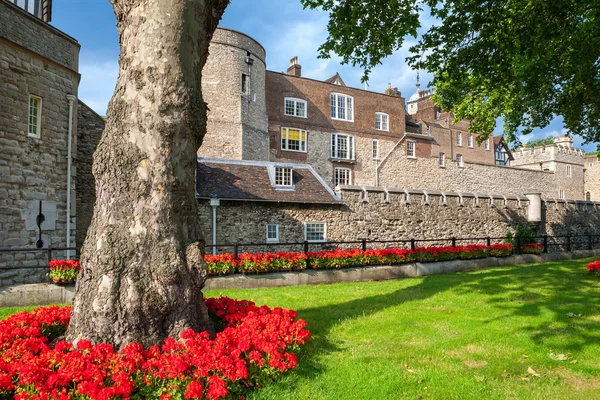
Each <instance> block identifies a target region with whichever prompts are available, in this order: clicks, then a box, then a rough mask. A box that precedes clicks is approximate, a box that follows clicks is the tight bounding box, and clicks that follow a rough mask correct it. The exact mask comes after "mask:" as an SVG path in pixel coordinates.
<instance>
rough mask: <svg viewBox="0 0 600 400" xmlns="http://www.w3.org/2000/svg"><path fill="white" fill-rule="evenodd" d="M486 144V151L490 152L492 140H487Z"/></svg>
mask: <svg viewBox="0 0 600 400" xmlns="http://www.w3.org/2000/svg"><path fill="white" fill-rule="evenodd" d="M484 143H485V144H484V147H485V151H490V138H487V139H485V142H484Z"/></svg>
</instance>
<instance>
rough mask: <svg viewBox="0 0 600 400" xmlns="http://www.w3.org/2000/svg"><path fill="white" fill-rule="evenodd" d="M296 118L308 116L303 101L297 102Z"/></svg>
mask: <svg viewBox="0 0 600 400" xmlns="http://www.w3.org/2000/svg"><path fill="white" fill-rule="evenodd" d="M296 116H297V117H305V116H306V105H305V104H304V102H302V101H298V102H296Z"/></svg>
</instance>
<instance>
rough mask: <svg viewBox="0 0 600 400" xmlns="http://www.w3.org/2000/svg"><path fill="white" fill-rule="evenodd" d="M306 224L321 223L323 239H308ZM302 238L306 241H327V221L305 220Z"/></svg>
mask: <svg viewBox="0 0 600 400" xmlns="http://www.w3.org/2000/svg"><path fill="white" fill-rule="evenodd" d="M307 224H323V238H324V240H308V239H307V238H306V226H307ZM304 240H305V241H307V242H308V243H327V222H323V221H307V222H304Z"/></svg>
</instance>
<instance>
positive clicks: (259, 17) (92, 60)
mask: <svg viewBox="0 0 600 400" xmlns="http://www.w3.org/2000/svg"><path fill="white" fill-rule="evenodd" d="M327 21H328V15H327V13H324V12H321V11H310V10H304V9H303V8H302V5H301V4H300V0H232V1H231V4H230V5H229V7H228V8H227V10H226V11H225V15H224V16H223V19H222V20H221V23H220V25H221V26H222V27H225V28H231V29H235V30H238V31H241V32H244V33H246V34H248V35H250V36H251V37H253V38H254V39H256V40H257V41H258V42H259V43H261V44H262V45H263V46H264V47H265V49H266V50H267V68H268V69H270V70H273V71H285V70H286V69H287V67H288V65H289V60H290V58H292V57H293V56H298V58H299V64H301V65H302V75H303V76H306V77H309V78H313V79H321V80H323V79H327V78H329V77H331V76H333V75H334V74H335V73H336V72H339V73H340V75H341V76H342V78H343V79H344V81H345V82H346V84H347V85H348V86H352V87H358V88H364V85H363V84H361V82H360V78H361V76H362V73H363V71H362V70H360V69H358V68H353V67H351V66H343V65H341V64H340V59H339V58H338V57H336V56H333V57H332V58H331V59H328V60H321V59H318V58H317V49H318V48H319V45H321V44H322V43H323V42H324V41H325V38H326V37H327ZM52 24H53V25H54V26H56V27H57V28H59V29H60V30H62V31H64V32H66V33H67V34H69V35H71V36H73V37H74V38H76V39H77V40H78V41H79V43H80V44H81V53H80V66H79V71H80V73H81V74H82V80H81V84H80V86H79V97H80V98H81V100H83V101H84V102H85V103H87V104H88V105H89V106H90V107H92V108H93V109H94V110H95V111H96V112H98V113H99V114H101V115H104V114H105V113H106V107H107V105H108V101H109V100H110V98H111V96H112V93H113V90H114V86H115V83H116V80H117V74H118V58H119V43H118V36H117V30H116V28H115V16H114V14H113V11H112V6H111V4H110V2H109V1H108V0H54V1H53V21H52ZM430 24H431V20H430V19H428V18H426V17H424V18H423V19H422V25H424V26H428V25H430ZM413 42H414V39H412V38H408V40H407V41H405V44H404V46H403V48H402V49H400V50H399V51H397V52H396V53H395V54H393V55H392V56H391V57H388V58H387V59H386V60H385V61H384V62H383V64H382V65H380V66H378V67H376V68H375V69H373V72H372V73H371V76H370V82H369V90H373V91H377V92H382V91H383V90H384V89H385V88H386V86H387V84H388V83H391V84H392V86H393V87H398V89H400V92H401V93H402V95H403V96H404V97H405V98H408V97H410V96H411V95H412V94H413V93H414V92H415V82H416V72H415V71H413V70H411V69H410V67H409V66H408V65H407V64H406V62H405V58H406V56H407V55H408V51H407V49H408V47H409V46H410V45H411V44H412V43H413ZM430 78H431V76H430V75H428V74H427V73H424V72H421V83H422V87H425V86H426V85H427V83H428V82H429V79H430ZM501 131H502V127H501V126H498V127H497V128H496V132H497V133H501ZM562 133H563V124H562V120H561V119H560V118H556V119H555V120H553V121H552V123H551V124H550V125H549V126H548V127H546V128H544V129H543V130H540V129H538V130H535V131H534V132H533V134H531V135H528V136H527V137H523V138H522V141H523V142H525V141H527V140H529V139H533V138H540V137H545V136H547V135H554V136H556V135H561V134H562ZM575 145H576V146H577V147H583V148H584V149H585V150H586V151H595V150H596V146H595V144H588V145H586V146H583V145H582V141H581V139H579V138H577V137H575Z"/></svg>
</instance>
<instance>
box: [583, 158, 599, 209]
mask: <svg viewBox="0 0 600 400" xmlns="http://www.w3.org/2000/svg"><path fill="white" fill-rule="evenodd" d="M583 166H584V168H585V173H584V180H585V182H584V185H583V186H584V191H585V200H587V201H600V160H599V159H598V154H597V153H595V154H588V155H586V156H584V164H583Z"/></svg>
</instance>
